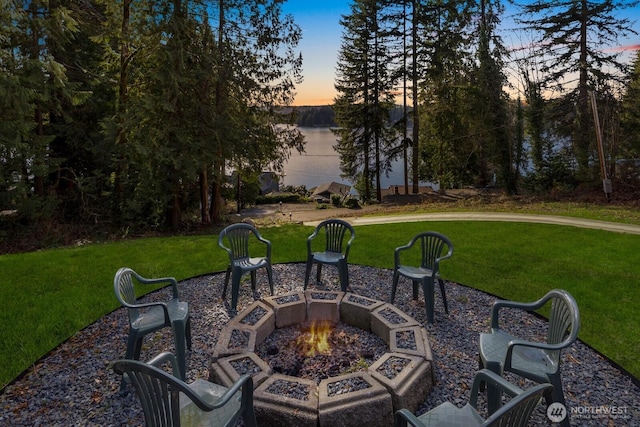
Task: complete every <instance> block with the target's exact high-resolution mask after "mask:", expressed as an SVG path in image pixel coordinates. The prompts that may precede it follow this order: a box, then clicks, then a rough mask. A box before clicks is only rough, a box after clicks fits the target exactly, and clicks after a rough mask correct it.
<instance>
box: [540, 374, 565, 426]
mask: <svg viewBox="0 0 640 427" xmlns="http://www.w3.org/2000/svg"><path fill="white" fill-rule="evenodd" d="M549 382H550V383H551V384H552V385H553V393H551V394H550V395H547V396H545V400H546V403H547V406H548V405H550V404H552V403H553V402H558V403H562V404H563V405H565V407H566V402H565V399H564V392H563V391H562V379H561V378H560V372H558V374H557V375H551V376H549ZM568 412H569V411H567V416H566V417H565V418H564V420H562V422H560V425H561V426H562V427H569V425H570V423H569V413H568Z"/></svg>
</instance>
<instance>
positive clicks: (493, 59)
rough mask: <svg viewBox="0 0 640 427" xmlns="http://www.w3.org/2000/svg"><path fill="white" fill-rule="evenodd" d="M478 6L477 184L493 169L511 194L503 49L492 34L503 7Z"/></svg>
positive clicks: (486, 1) (489, 0) (487, 1)
mask: <svg viewBox="0 0 640 427" xmlns="http://www.w3.org/2000/svg"><path fill="white" fill-rule="evenodd" d="M478 6H479V9H478V32H477V40H478V51H477V62H478V67H477V69H476V71H475V82H476V85H477V93H476V96H475V99H474V105H475V108H476V109H477V112H478V117H479V118H480V121H478V122H476V128H475V129H476V138H478V140H479V141H480V150H479V152H480V153H481V155H480V163H479V167H480V169H479V172H480V176H479V183H480V184H481V185H482V184H484V185H487V184H488V183H489V182H490V181H491V178H490V177H489V173H490V171H491V169H492V168H493V167H495V169H497V170H496V171H495V172H494V174H497V175H498V177H499V178H500V180H501V182H502V185H503V186H504V188H505V190H506V191H507V192H508V193H511V194H513V193H515V192H516V181H515V174H514V170H513V151H512V143H511V140H510V129H509V127H508V126H509V114H508V106H507V98H506V94H505V93H504V91H503V87H504V85H505V84H506V78H505V76H504V74H503V72H502V68H503V63H502V57H503V55H504V54H505V49H504V46H502V42H501V40H500V38H499V37H498V36H497V34H496V27H497V25H498V23H499V22H500V15H501V13H502V11H503V7H502V5H501V4H500V2H499V1H496V0H480V2H479V5H478ZM492 159H496V160H494V161H492ZM492 164H493V165H492Z"/></svg>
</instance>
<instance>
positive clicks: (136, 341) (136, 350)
mask: <svg viewBox="0 0 640 427" xmlns="http://www.w3.org/2000/svg"><path fill="white" fill-rule="evenodd" d="M141 350H142V337H138V334H136V333H129V338H128V339H127V352H126V354H125V356H124V358H125V359H134V360H140V351H141ZM126 386H127V381H126V380H125V378H124V375H123V376H122V379H121V380H120V395H124V394H125V389H126Z"/></svg>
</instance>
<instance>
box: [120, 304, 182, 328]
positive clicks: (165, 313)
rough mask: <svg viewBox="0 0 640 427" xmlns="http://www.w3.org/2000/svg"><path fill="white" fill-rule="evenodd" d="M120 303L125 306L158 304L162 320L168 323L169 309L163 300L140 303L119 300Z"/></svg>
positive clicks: (137, 306) (154, 305) (141, 306)
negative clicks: (161, 312) (162, 315)
mask: <svg viewBox="0 0 640 427" xmlns="http://www.w3.org/2000/svg"><path fill="white" fill-rule="evenodd" d="M120 303H121V304H122V305H123V306H124V307H126V308H137V309H140V308H151V307H156V306H160V307H162V311H163V312H164V321H165V322H167V323H170V322H171V320H170V318H169V309H168V308H167V304H166V303H164V302H145V303H142V304H129V303H128V302H126V301H124V300H121V301H120Z"/></svg>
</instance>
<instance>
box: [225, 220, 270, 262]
mask: <svg viewBox="0 0 640 427" xmlns="http://www.w3.org/2000/svg"><path fill="white" fill-rule="evenodd" d="M251 235H254V236H256V237H257V238H258V239H261V236H260V233H259V232H258V230H257V229H256V228H255V227H254V226H252V225H251V224H247V223H237V224H232V225H230V226H228V227H226V228H225V229H224V230H222V231H221V232H220V234H219V235H218V246H220V247H221V248H222V249H224V250H225V251H227V253H228V254H229V259H230V260H231V261H234V260H238V259H243V258H249V242H250V239H251Z"/></svg>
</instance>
